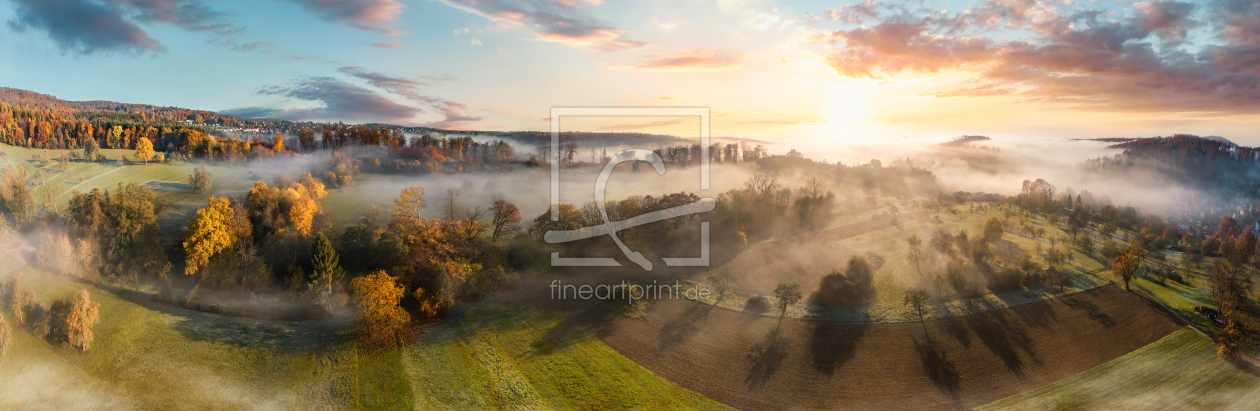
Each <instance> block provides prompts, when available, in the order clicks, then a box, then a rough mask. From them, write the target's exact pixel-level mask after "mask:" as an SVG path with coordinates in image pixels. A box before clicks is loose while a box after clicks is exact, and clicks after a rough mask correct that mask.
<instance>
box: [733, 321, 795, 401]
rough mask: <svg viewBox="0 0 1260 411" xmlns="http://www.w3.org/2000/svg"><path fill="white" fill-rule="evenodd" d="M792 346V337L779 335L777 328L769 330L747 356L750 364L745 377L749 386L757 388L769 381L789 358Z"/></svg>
mask: <svg viewBox="0 0 1260 411" xmlns="http://www.w3.org/2000/svg"><path fill="white" fill-rule="evenodd" d="M791 346H792V339H791V338H790V337H781V336H779V333H777V332H775V330H770V331H769V332H767V333H766V336H765V338H764V339H763V340H762V341H761V342H760V343H757V344H755V345H753V346H752V348H750V349H749V350H748V355H747V356H746V357H745V358H746V359H747V360H748V363H749V365H750V368H749V370H748V377H746V378H744V382H746V383H748V388H749V389H756V388H758V387H761V386H763V385H765V384H766V383H767V382H769V381H770V378H771V377H774V374H775V373H778V372H779V366H781V365H783V360H785V359H787V356H788V352H789V351H790V349H791Z"/></svg>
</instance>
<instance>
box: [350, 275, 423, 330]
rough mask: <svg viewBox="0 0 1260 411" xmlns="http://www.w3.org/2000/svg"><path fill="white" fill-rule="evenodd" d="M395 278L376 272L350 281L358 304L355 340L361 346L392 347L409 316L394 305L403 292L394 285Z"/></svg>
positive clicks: (399, 287)
mask: <svg viewBox="0 0 1260 411" xmlns="http://www.w3.org/2000/svg"><path fill="white" fill-rule="evenodd" d="M397 280H398V279H397V278H396V277H391V276H389V274H385V272H384V271H377V272H374V273H372V274H369V275H367V276H365V277H359V278H356V279H354V281H351V283H350V287H351V288H352V289H353V290H354V295H355V298H356V299H357V301H358V306H359V311H360V315H361V316H362V317H361V318H360V319H359V336H360V338H362V341H363V345H365V346H369V347H388V346H392V345H396V344H398V342H399V337H400V336H401V335H402V332H403V330H404V328H405V327H406V326H407V323H409V322H411V315H410V314H407V311H406V310H404V309H403V308H402V307H400V306H399V305H398V304H399V302H401V301H402V297H403V294H404V293H405V289H404V288H403V286H401V285H398V282H397Z"/></svg>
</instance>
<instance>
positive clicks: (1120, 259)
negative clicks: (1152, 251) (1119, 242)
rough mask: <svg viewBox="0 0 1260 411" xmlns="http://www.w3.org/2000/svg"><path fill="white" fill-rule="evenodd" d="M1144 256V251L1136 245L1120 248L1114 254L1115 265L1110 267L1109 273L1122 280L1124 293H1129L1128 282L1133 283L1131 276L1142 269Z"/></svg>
mask: <svg viewBox="0 0 1260 411" xmlns="http://www.w3.org/2000/svg"><path fill="white" fill-rule="evenodd" d="M1145 255H1146V251H1145V250H1143V249H1142V247H1138V246H1136V245H1127V246H1124V247H1120V250H1119V252H1118V253H1117V254H1116V263H1115V264H1112V265H1111V273H1112V274H1113V275H1115V276H1116V277H1120V278H1121V279H1124V290H1125V291H1129V282H1131V281H1133V275H1134V274H1135V273H1137V270H1138V269H1139V268H1141V267H1142V257H1143V256H1145Z"/></svg>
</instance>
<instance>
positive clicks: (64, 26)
mask: <svg viewBox="0 0 1260 411" xmlns="http://www.w3.org/2000/svg"><path fill="white" fill-rule="evenodd" d="M13 1H14V2H15V3H17V10H16V12H17V13H16V15H15V16H14V18H13V20H10V21H9V22H8V25H9V27H10V28H11V29H13V30H16V31H19V32H20V31H26V30H40V31H45V32H47V33H48V37H49V38H50V39H52V41H53V42H54V43H56V44H57V47H58V48H60V49H61V50H62V51H70V52H75V53H81V54H93V53H97V52H106V53H108V52H122V53H128V54H135V55H141V54H144V53H146V52H161V51H165V50H166V48H165V47H164V46H162V44H161V43H159V42H158V41H157V40H154V39H153V38H152V37H149V34H148V33H146V32H145V31H144V30H142V29H140V27H139V26H137V25H136V23H134V22H132V21H130V20H127V19H126V18H124V17H123V15H122V11H121V10H119V9H117V8H109V7H105V6H103V5H101V4H99V3H95V2H91V1H87V0H13Z"/></svg>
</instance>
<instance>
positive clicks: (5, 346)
mask: <svg viewBox="0 0 1260 411" xmlns="http://www.w3.org/2000/svg"><path fill="white" fill-rule="evenodd" d="M12 334H13V330H12V328H10V327H9V323H8V322H7V321H5V320H4V314H0V358H4V355H5V354H8V353H9V346H10V345H12V344H13V335H12Z"/></svg>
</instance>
